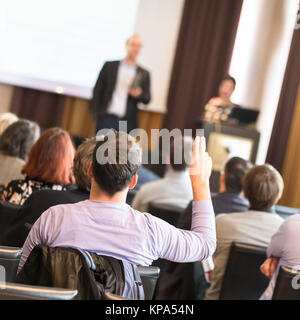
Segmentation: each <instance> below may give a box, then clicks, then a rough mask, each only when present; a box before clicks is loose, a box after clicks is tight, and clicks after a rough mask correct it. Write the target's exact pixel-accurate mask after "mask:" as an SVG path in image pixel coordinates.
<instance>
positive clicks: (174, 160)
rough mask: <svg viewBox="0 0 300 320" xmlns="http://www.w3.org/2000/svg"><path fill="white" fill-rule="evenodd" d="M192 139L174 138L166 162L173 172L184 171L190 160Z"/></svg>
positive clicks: (186, 137)
mask: <svg viewBox="0 0 300 320" xmlns="http://www.w3.org/2000/svg"><path fill="white" fill-rule="evenodd" d="M192 149H193V139H192V137H188V136H185V137H178V138H177V137H175V138H174V139H173V140H172V141H171V143H170V156H169V157H168V159H167V160H168V162H169V164H170V167H171V168H172V169H173V170H174V171H185V170H186V169H187V168H188V166H189V165H190V162H191V160H192Z"/></svg>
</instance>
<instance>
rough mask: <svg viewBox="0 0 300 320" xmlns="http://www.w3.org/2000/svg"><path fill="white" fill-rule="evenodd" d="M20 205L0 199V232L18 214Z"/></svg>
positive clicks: (0, 232)
mask: <svg viewBox="0 0 300 320" xmlns="http://www.w3.org/2000/svg"><path fill="white" fill-rule="evenodd" d="M20 207H21V206H18V205H16V204H13V203H10V202H8V201H3V200H0V234H2V233H3V232H4V231H5V230H6V228H8V227H9V226H10V225H11V223H12V222H13V221H14V220H15V218H16V217H17V216H18V210H19V209H20Z"/></svg>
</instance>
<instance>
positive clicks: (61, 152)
mask: <svg viewBox="0 0 300 320" xmlns="http://www.w3.org/2000/svg"><path fill="white" fill-rule="evenodd" d="M74 155H75V149H74V146H73V143H72V140H71V138H70V135H69V134H68V133H67V132H66V131H64V130H63V129H60V128H51V129H48V130H46V131H44V132H43V133H42V134H41V136H40V138H39V139H38V140H37V141H36V143H35V144H34V145H33V146H32V148H31V150H30V151H29V155H28V160H27V162H26V164H25V165H24V167H23V169H22V173H23V174H24V175H25V178H24V179H19V180H13V181H11V182H9V183H8V184H7V185H6V186H5V187H4V189H3V191H2V195H1V200H5V201H9V202H11V203H14V204H17V205H23V204H24V202H25V201H26V200H27V198H28V197H29V196H30V195H31V193H32V192H34V191H36V190H41V189H53V190H67V189H69V188H74V186H72V185H71V184H73V183H74V182H75V180H74V176H73V173H72V167H73V159H74Z"/></svg>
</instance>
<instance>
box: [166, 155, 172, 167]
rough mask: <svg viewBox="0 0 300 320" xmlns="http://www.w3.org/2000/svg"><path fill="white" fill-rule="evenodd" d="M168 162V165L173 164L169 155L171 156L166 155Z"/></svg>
mask: <svg viewBox="0 0 300 320" xmlns="http://www.w3.org/2000/svg"><path fill="white" fill-rule="evenodd" d="M166 164H168V165H170V164H171V161H170V157H169V156H166Z"/></svg>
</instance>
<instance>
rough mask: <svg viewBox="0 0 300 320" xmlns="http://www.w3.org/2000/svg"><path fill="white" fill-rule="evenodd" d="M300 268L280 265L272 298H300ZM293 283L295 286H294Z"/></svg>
mask: <svg viewBox="0 0 300 320" xmlns="http://www.w3.org/2000/svg"><path fill="white" fill-rule="evenodd" d="M299 284H300V270H299V269H298V270H295V269H292V268H288V267H284V266H280V269H279V273H278V276H277V279H276V285H275V288H274V293H273V297H272V300H300V285H299ZM293 285H294V286H295V288H293Z"/></svg>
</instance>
